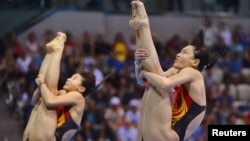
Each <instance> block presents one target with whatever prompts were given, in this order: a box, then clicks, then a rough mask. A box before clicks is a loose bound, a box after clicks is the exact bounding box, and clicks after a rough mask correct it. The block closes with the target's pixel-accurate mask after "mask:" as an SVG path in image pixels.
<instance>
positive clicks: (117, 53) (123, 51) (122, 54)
mask: <svg viewBox="0 0 250 141" xmlns="http://www.w3.org/2000/svg"><path fill="white" fill-rule="evenodd" d="M112 52H113V54H114V57H115V60H114V67H115V70H116V72H119V71H120V70H121V69H122V68H123V67H124V63H125V62H126V60H127V57H128V46H127V43H126V41H125V39H124V35H123V33H121V32H117V33H116V34H115V37H114V41H113V43H112Z"/></svg>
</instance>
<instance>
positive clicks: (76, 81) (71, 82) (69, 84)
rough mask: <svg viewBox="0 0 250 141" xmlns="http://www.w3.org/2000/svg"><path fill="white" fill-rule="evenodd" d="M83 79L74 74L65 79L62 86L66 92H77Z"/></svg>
mask: <svg viewBox="0 0 250 141" xmlns="http://www.w3.org/2000/svg"><path fill="white" fill-rule="evenodd" d="M82 81H83V78H82V76H81V75H80V74H78V73H76V74H74V75H72V76H71V77H70V78H68V79H67V81H66V83H65V84H64V86H63V89H65V90H66V91H78V90H79V89H80V88H81V87H82Z"/></svg>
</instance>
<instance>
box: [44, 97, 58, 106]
mask: <svg viewBox="0 0 250 141" xmlns="http://www.w3.org/2000/svg"><path fill="white" fill-rule="evenodd" d="M44 104H45V105H46V107H48V108H54V107H56V106H55V103H54V102H53V99H44Z"/></svg>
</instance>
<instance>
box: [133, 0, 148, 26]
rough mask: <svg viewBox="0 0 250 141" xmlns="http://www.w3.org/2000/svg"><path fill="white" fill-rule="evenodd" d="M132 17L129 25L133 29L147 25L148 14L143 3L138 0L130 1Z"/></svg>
mask: <svg viewBox="0 0 250 141" xmlns="http://www.w3.org/2000/svg"><path fill="white" fill-rule="evenodd" d="M131 5H132V18H131V20H130V21H129V25H130V26H131V27H133V28H134V29H135V30H138V29H140V28H142V27H143V26H148V25H149V22H148V16H147V12H146V10H145V7H144V4H143V3H142V2H141V1H139V0H133V1H132V3H131Z"/></svg>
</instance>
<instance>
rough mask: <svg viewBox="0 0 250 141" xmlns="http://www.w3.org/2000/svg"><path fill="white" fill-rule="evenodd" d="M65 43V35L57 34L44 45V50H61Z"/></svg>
mask: <svg viewBox="0 0 250 141" xmlns="http://www.w3.org/2000/svg"><path fill="white" fill-rule="evenodd" d="M65 41H66V35H65V33H62V32H57V36H56V37H55V38H54V39H53V40H52V41H50V42H49V43H47V44H46V48H47V50H48V52H51V51H56V50H62V49H63V47H64V43H65Z"/></svg>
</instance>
